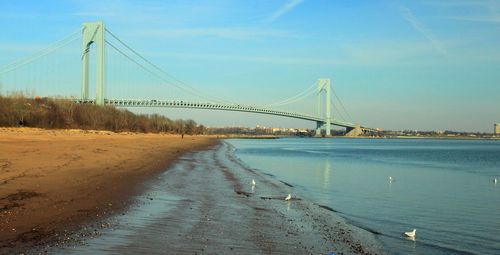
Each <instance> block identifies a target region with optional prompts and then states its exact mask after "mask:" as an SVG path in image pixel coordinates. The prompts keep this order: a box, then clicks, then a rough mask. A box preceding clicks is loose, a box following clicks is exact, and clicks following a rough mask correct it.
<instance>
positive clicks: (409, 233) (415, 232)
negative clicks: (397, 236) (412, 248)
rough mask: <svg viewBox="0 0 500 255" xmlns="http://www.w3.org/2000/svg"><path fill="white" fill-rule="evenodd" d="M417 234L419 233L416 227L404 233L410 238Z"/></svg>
mask: <svg viewBox="0 0 500 255" xmlns="http://www.w3.org/2000/svg"><path fill="white" fill-rule="evenodd" d="M416 234H417V230H416V229H413V231H410V232H404V235H405V236H406V237H410V238H415V235H416Z"/></svg>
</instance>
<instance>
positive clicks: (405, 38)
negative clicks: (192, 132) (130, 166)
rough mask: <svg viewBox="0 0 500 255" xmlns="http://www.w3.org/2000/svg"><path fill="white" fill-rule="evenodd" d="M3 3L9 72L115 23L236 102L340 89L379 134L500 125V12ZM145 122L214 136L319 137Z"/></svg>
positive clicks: (351, 4)
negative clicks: (80, 33)
mask: <svg viewBox="0 0 500 255" xmlns="http://www.w3.org/2000/svg"><path fill="white" fill-rule="evenodd" d="M0 1H1V6H2V8H0V29H1V30H2V37H1V39H0V66H2V65H4V64H8V63H9V62H11V61H12V60H14V59H16V58H19V57H25V56H27V55H29V54H30V53H33V52H34V51H36V50H37V49H40V48H43V47H45V46H46V45H48V44H50V43H51V42H53V41H56V40H58V39H61V38H63V37H64V36H66V35H67V34H69V33H71V32H73V31H75V30H77V29H78V28H79V27H80V26H81V23H82V22H85V21H94V20H103V21H104V22H105V23H106V26H107V28H108V29H109V30H111V31H112V32H113V33H114V34H116V35H117V36H119V37H120V38H121V39H122V40H123V41H125V42H126V43H127V44H129V45H130V46H132V47H133V48H134V49H135V50H137V51H138V52H141V54H143V55H144V56H145V57H147V58H148V59H150V60H151V61H152V62H154V63H156V64H157V65H158V66H160V67H161V68H162V69H164V70H165V71H167V72H169V73H170V74H173V75H175V76H176V77H177V78H179V79H180V80H182V81H184V82H186V83H188V84H190V85H191V86H193V87H195V88H197V89H199V90H201V91H204V92H205V93H207V94H210V95H216V96H218V97H221V98H224V99H227V100H229V101H235V102H241V103H244V104H255V105H261V104H267V103H271V102H274V101H279V100H281V99H284V98H287V97H290V96H293V95H295V94H297V93H299V92H301V91H303V90H304V89H306V88H307V87H308V86H309V85H310V84H312V83H313V82H314V81H315V80H316V79H318V78H322V77H328V78H331V79H332V85H333V86H334V88H335V91H336V93H337V94H338V95H339V96H340V97H341V99H342V101H343V103H344V105H345V106H346V108H347V110H348V111H349V113H350V115H351V116H352V117H353V119H354V120H355V121H357V122H360V123H362V124H364V125H367V126H371V127H380V128H383V129H418V130H446V129H453V130H466V131H481V132H491V131H492V128H493V123H494V122H500V100H499V99H500V1H486V0H484V1H483V0H457V1H452V0H450V1H438V0H429V1H425V0H423V1H331V0H324V1H321V0H317V1H313V0H274V1H268V0H256V1H217V0H210V1H208V0H207V1H160V0H158V1H132V0H123V1H111V0H100V1H90V0H87V1H81V0H58V1H7V0H0ZM76 45H77V47H78V43H77V44H76ZM68 68H69V67H68ZM75 68H76V69H75V70H77V69H78V70H79V67H78V66H76V67H75ZM78 87H79V85H76V88H77V89H78ZM145 90H146V91H150V92H151V93H152V97H153V96H154V95H155V91H156V90H155V89H148V88H146V89H145ZM311 102H312V101H311ZM142 111H143V112H144V111H146V112H159V113H162V114H166V115H167V116H169V117H172V118H181V117H182V118H193V119H195V120H196V121H198V122H201V123H203V124H206V125H209V126H214V125H217V126H221V125H241V126H255V125H257V124H261V125H271V126H284V127H313V126H314V124H313V123H309V122H303V121H299V120H292V119H286V118H276V117H269V116H261V115H255V114H242V113H224V112H216V113H214V112H207V111H195V110H192V111H186V110H183V111H179V110H172V109H169V110H165V109H149V110H142Z"/></svg>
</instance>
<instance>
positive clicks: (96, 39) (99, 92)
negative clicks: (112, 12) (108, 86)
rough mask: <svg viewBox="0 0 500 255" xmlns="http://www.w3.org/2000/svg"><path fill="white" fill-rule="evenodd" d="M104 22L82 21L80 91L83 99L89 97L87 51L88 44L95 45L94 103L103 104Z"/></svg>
mask: <svg viewBox="0 0 500 255" xmlns="http://www.w3.org/2000/svg"><path fill="white" fill-rule="evenodd" d="M104 31H105V28H104V23H103V22H102V21H99V22H86V23H83V29H82V37H83V45H82V50H83V52H82V91H81V97H82V99H83V100H86V99H89V51H90V45H92V43H95V46H96V104H98V105H104V48H105V47H104V46H105V45H104V42H105V41H104Z"/></svg>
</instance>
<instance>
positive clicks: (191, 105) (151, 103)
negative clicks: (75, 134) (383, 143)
mask: <svg viewBox="0 0 500 255" xmlns="http://www.w3.org/2000/svg"><path fill="white" fill-rule="evenodd" d="M74 102H76V103H79V104H95V103H96V101H95V100H94V99H75V100H74ZM104 103H105V105H112V106H116V107H166V108H188V109H210V110H221V111H237V112H251V113H260V114H269V115H275V116H283V117H289V118H295V119H301V120H309V121H315V122H324V118H322V117H318V116H313V115H308V114H302V113H295V112H288V111H280V110H274V109H270V108H261V107H256V106H248V105H231V104H214V103H201V102H186V101H170V100H141V99H137V100H134V99H105V100H104ZM331 124H332V125H336V126H340V127H345V128H355V127H356V126H357V125H356V124H354V123H349V122H344V121H340V120H335V119H333V120H331ZM361 128H362V129H364V130H372V129H370V128H366V127H361Z"/></svg>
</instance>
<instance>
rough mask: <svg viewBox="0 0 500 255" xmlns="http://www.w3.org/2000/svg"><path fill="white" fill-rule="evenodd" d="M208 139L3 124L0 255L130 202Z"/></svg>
mask: <svg viewBox="0 0 500 255" xmlns="http://www.w3.org/2000/svg"><path fill="white" fill-rule="evenodd" d="M216 143H217V139H216V138H214V137H209V136H188V135H186V136H184V137H183V138H182V137H181V135H169V134H139V133H114V132H108V131H89V130H43V129H34V128H0V253H2V254H4V253H20V252H24V250H25V249H26V248H28V247H30V246H33V245H41V244H44V243H49V242H53V241H55V240H56V239H60V238H62V237H63V236H64V235H63V234H64V233H67V232H71V231H72V230H74V229H75V228H78V227H79V226H81V225H82V224H86V223H90V222H93V221H95V220H97V219H99V218H101V217H105V216H107V215H109V214H114V213H117V212H120V211H121V210H123V209H124V208H126V207H127V206H128V202H129V199H130V198H131V196H132V195H134V194H137V193H138V192H140V191H141V190H142V188H143V187H141V184H142V183H143V182H144V181H146V180H148V179H151V178H153V177H154V176H155V175H156V174H158V173H160V172H162V171H164V170H165V169H167V168H168V166H169V165H170V164H172V163H173V161H174V160H175V159H177V158H178V157H179V156H180V155H182V154H184V153H186V152H191V151H196V150H202V149H205V148H208V147H210V146H212V145H214V144H216Z"/></svg>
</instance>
